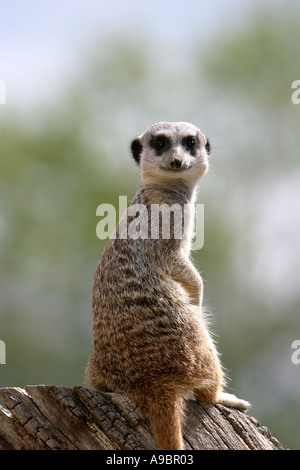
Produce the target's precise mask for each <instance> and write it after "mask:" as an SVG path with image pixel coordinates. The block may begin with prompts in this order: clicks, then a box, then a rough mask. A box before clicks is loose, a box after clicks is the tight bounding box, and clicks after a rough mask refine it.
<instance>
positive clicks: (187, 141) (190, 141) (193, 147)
mask: <svg viewBox="0 0 300 470" xmlns="http://www.w3.org/2000/svg"><path fill="white" fill-rule="evenodd" d="M198 144H199V142H198V139H197V137H194V136H192V135H189V136H187V137H185V138H184V139H183V140H182V146H183V147H184V148H185V150H188V151H189V152H191V154H192V155H195V154H196V151H197V147H198Z"/></svg>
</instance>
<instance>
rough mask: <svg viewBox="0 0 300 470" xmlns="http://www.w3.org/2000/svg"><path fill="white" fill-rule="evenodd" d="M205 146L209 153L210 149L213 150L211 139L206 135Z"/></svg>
mask: <svg viewBox="0 0 300 470" xmlns="http://www.w3.org/2000/svg"><path fill="white" fill-rule="evenodd" d="M205 148H206V151H207V153H208V155H210V151H211V144H210V140H209V139H208V138H207V137H206V144H205Z"/></svg>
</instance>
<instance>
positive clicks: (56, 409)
mask: <svg viewBox="0 0 300 470" xmlns="http://www.w3.org/2000/svg"><path fill="white" fill-rule="evenodd" d="M0 397H1V399H2V402H3V404H4V406H2V405H0V449H1V450H11V449H14V450H55V449H62V450H114V451H115V450H134V451H136V450H150V449H151V450H153V449H155V448H156V444H155V439H154V437H153V434H152V431H151V428H150V425H149V422H148V420H147V419H146V417H145V416H144V414H143V413H142V411H141V410H140V409H139V408H138V407H137V405H136V403H135V402H134V401H133V400H132V399H130V398H128V397H127V396H125V395H121V394H118V393H100V392H97V391H95V390H92V389H89V388H85V387H81V386H75V387H72V388H68V387H60V386H54V385H37V386H26V387H25V388H18V387H11V388H10V387H9V388H0ZM183 437H184V442H185V446H186V449H187V450H204V449H207V450H226V449H229V450H283V447H282V445H281V444H280V443H279V442H278V440H277V439H275V438H274V437H272V436H271V434H270V432H269V431H268V429H267V428H265V427H263V426H260V425H259V423H258V422H257V420H256V419H255V418H253V417H251V416H248V415H247V414H244V413H241V412H240V411H238V410H235V409H231V408H227V407H225V406H223V405H211V404H205V403H196V402H194V401H188V403H187V407H186V420H185V424H184V426H183Z"/></svg>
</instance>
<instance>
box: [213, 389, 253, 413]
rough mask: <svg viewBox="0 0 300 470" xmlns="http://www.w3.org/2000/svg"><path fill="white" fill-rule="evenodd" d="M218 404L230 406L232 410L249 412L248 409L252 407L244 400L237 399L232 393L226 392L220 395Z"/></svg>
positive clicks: (217, 400)
mask: <svg viewBox="0 0 300 470" xmlns="http://www.w3.org/2000/svg"><path fill="white" fill-rule="evenodd" d="M216 403H220V404H221V405H225V406H229V407H230V408H237V409H238V410H240V411H247V410H248V408H250V407H251V404H250V403H249V402H248V401H246V400H242V399H241V398H237V397H236V396H235V395H233V394H232V393H225V392H219V393H218V396H217V399H216Z"/></svg>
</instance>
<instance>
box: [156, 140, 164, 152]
mask: <svg viewBox="0 0 300 470" xmlns="http://www.w3.org/2000/svg"><path fill="white" fill-rule="evenodd" d="M165 146H166V141H165V139H164V138H163V137H158V138H157V139H155V147H156V148H157V149H158V150H163V149H164V148H165Z"/></svg>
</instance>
